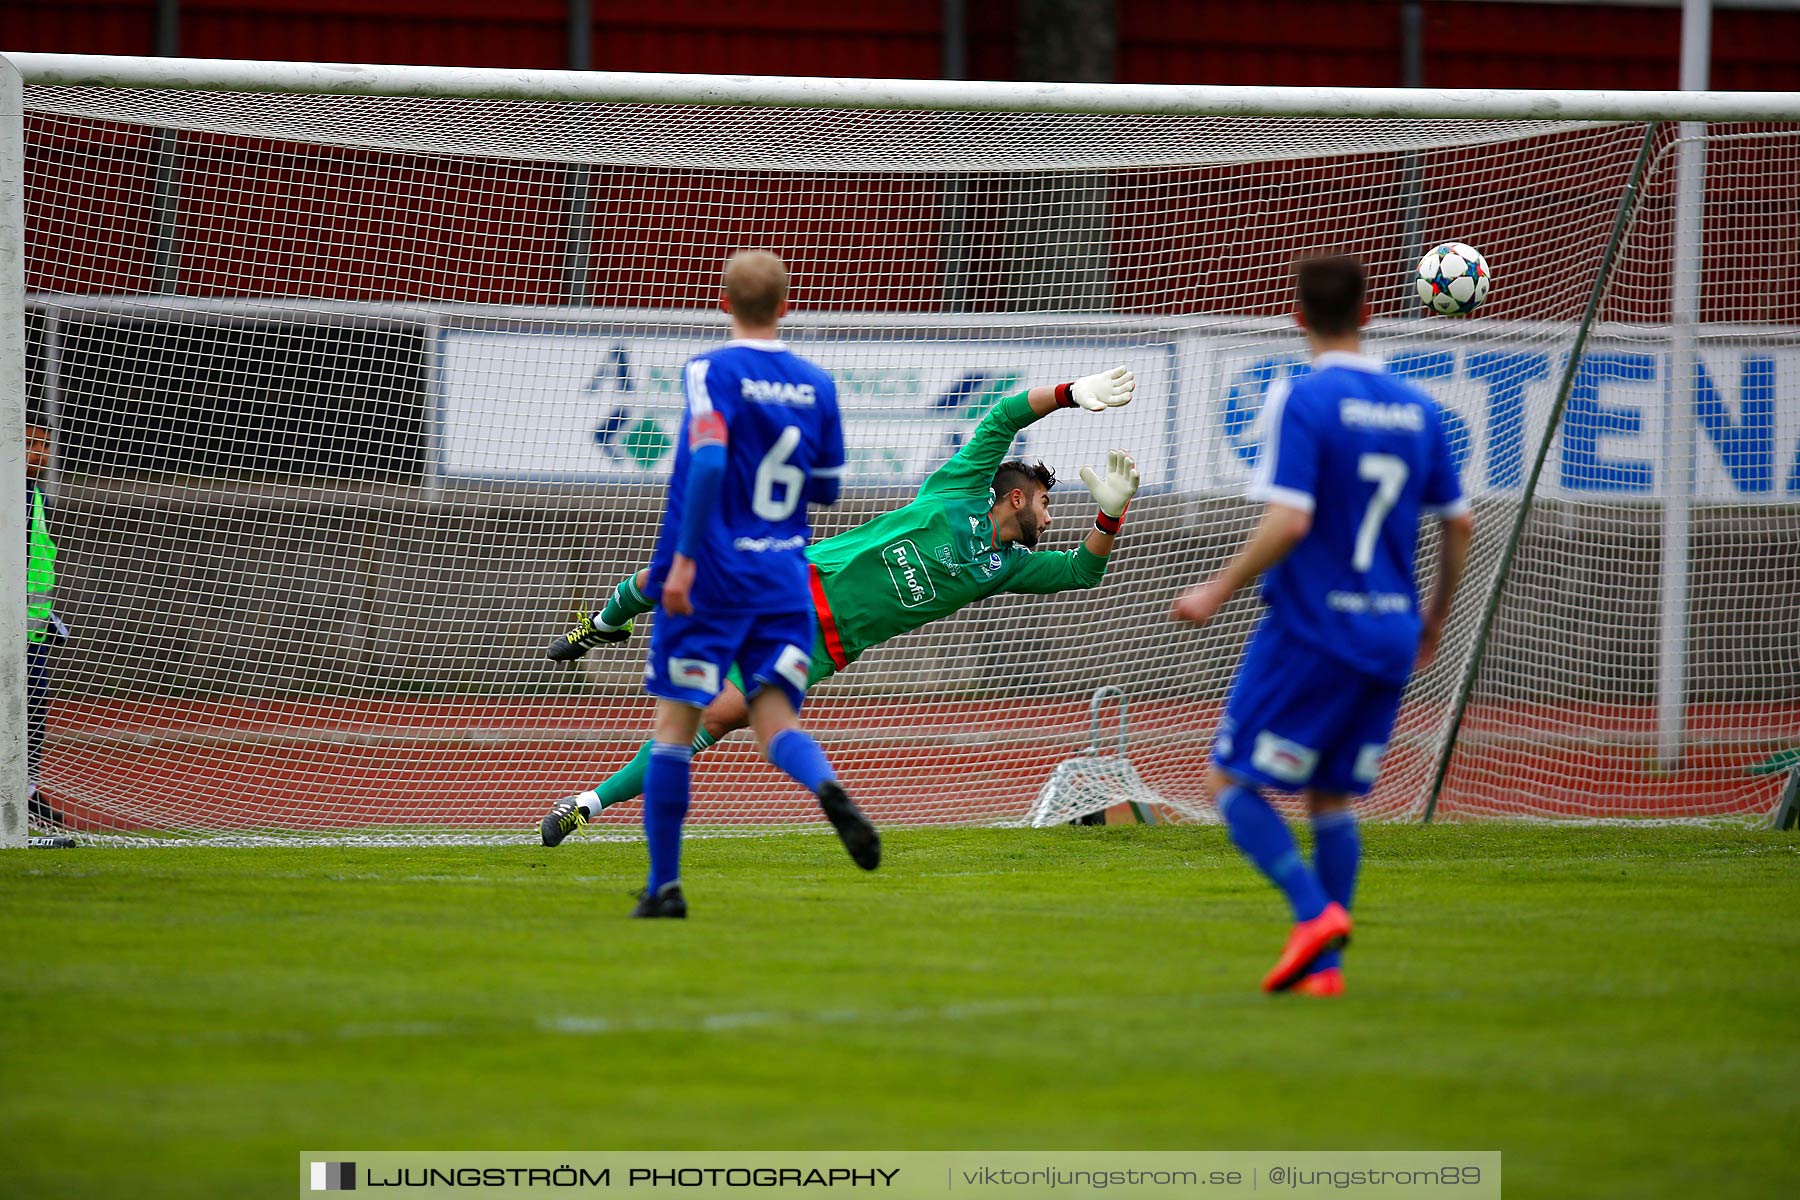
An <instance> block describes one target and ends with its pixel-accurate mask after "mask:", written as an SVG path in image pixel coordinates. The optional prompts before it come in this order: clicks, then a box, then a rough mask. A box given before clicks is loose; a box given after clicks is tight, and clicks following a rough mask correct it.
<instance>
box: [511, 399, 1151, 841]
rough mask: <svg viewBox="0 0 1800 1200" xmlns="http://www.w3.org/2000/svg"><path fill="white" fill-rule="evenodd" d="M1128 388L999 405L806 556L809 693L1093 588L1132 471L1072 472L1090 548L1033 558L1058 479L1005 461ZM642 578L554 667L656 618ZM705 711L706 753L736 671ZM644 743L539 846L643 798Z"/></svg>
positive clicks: (582, 625) (728, 726) (586, 623)
mask: <svg viewBox="0 0 1800 1200" xmlns="http://www.w3.org/2000/svg"><path fill="white" fill-rule="evenodd" d="M1135 387H1136V379H1135V378H1134V377H1133V376H1132V373H1131V372H1130V371H1129V370H1127V369H1126V368H1124V367H1115V368H1114V369H1113V370H1111V371H1105V372H1102V373H1100V374H1098V375H1089V376H1087V377H1086V378H1083V379H1078V380H1076V381H1075V382H1074V383H1063V384H1058V385H1056V386H1055V387H1037V388H1032V389H1031V390H1030V391H1029V392H1023V393H1020V394H1018V395H1014V396H1009V397H1007V398H1006V399H1005V400H1002V401H1001V402H1000V403H999V404H997V405H995V406H994V408H993V409H992V410H991V411H990V412H989V413H988V414H987V415H986V416H985V417H983V418H982V419H981V422H980V424H978V425H977V426H976V427H975V431H974V433H973V434H971V435H970V437H969V440H968V441H967V442H966V443H965V444H964V445H963V447H962V448H961V449H960V450H958V451H957V452H956V454H955V455H954V456H952V457H951V459H950V461H949V462H947V463H945V464H944V465H943V466H941V467H939V468H938V469H937V470H936V471H935V472H933V473H932V475H931V477H930V478H929V479H927V480H926V481H925V486H924V487H922V488H921V489H919V497H918V499H916V500H914V501H913V502H912V503H911V504H908V505H907V506H906V507H905V508H901V509H897V510H895V511H894V512H890V513H885V514H883V515H882V516H879V517H876V518H874V519H873V520H870V521H867V522H865V523H863V524H862V525H859V526H857V527H856V528H855V529H851V530H847V531H846V532H844V533H840V534H838V535H837V536H835V537H829V538H826V539H824V540H823V541H820V542H817V543H815V544H813V545H812V546H809V547H808V548H807V551H806V557H807V560H808V561H809V563H810V564H811V566H810V571H809V575H810V577H811V580H812V601H813V607H814V608H815V609H816V610H817V613H818V629H817V633H816V635H815V638H814V642H813V652H812V662H811V664H810V669H809V672H808V676H807V687H808V688H811V687H812V686H813V685H814V684H817V683H819V682H821V681H822V680H825V679H829V678H830V677H831V676H832V675H834V674H836V673H837V672H838V671H841V670H842V669H843V668H845V667H847V666H849V665H850V664H851V663H853V662H855V661H856V660H857V658H858V657H859V656H860V655H861V654H862V653H863V652H864V651H865V650H867V649H869V647H871V646H878V645H880V644H881V643H882V642H885V641H887V640H888V639H889V638H892V637H895V636H898V635H899V634H902V633H906V632H908V631H909V630H913V629H917V628H919V627H920V626H921V625H925V624H928V623H929V622H931V621H935V620H937V619H938V618H939V617H947V616H949V615H950V614H951V613H953V612H956V611H957V610H958V609H961V608H963V607H964V606H966V605H969V604H973V603H974V602H975V601H977V600H981V599H983V598H985V597H988V596H992V595H995V594H997V593H1000V592H1021V593H1026V594H1030V595H1050V594H1052V593H1055V592H1062V591H1067V590H1069V589H1071V588H1091V587H1093V586H1095V585H1096V584H1098V583H1099V582H1100V579H1101V576H1103V575H1104V574H1105V573H1106V560H1107V556H1108V555H1110V554H1111V553H1112V549H1113V540H1114V539H1115V538H1116V537H1117V536H1118V533H1119V526H1120V523H1121V522H1122V520H1123V519H1124V516H1125V507H1126V505H1128V504H1129V503H1130V502H1131V498H1132V497H1133V496H1134V495H1136V494H1137V490H1138V471H1137V466H1136V464H1134V463H1133V462H1132V461H1131V458H1130V457H1129V456H1128V455H1127V454H1126V453H1125V452H1124V451H1123V450H1112V451H1108V453H1107V456H1106V466H1105V469H1104V472H1101V471H1096V470H1095V469H1094V468H1092V467H1083V468H1081V481H1082V483H1084V484H1086V485H1087V489H1088V491H1089V492H1091V493H1092V494H1093V496H1094V499H1095V501H1096V502H1097V503H1098V504H1099V506H1100V511H1099V514H1098V515H1097V516H1096V517H1095V518H1094V528H1093V529H1091V530H1089V531H1088V535H1087V539H1086V540H1085V541H1084V542H1083V543H1082V544H1081V545H1080V546H1078V547H1076V548H1075V549H1074V550H1072V551H1068V552H1057V553H1052V552H1044V553H1040V554H1034V553H1032V550H1033V549H1034V548H1035V547H1036V546H1037V544H1038V539H1039V538H1040V537H1042V536H1043V533H1044V531H1045V530H1047V529H1049V528H1050V489H1051V487H1053V486H1054V485H1055V483H1056V475H1055V474H1054V473H1053V472H1052V471H1051V470H1050V468H1049V467H1047V466H1045V465H1044V464H1042V463H1025V462H1022V461H1020V460H1017V459H1014V460H1011V461H1006V462H1002V461H1001V459H1002V456H1003V455H1005V453H1006V451H1007V448H1008V447H1009V446H1011V445H1012V442H1013V438H1014V436H1015V435H1017V434H1018V432H1019V431H1020V430H1021V429H1023V428H1025V427H1026V426H1027V425H1030V424H1031V423H1032V422H1033V421H1036V420H1038V419H1040V418H1042V417H1046V416H1049V415H1050V414H1051V413H1052V412H1055V411H1056V410H1057V409H1059V408H1076V407H1079V408H1082V409H1085V410H1086V411H1088V412H1096V413H1103V412H1105V411H1107V410H1108V409H1111V408H1118V407H1119V406H1121V405H1124V404H1128V403H1130V401H1131V396H1132V392H1133V390H1134V389H1135ZM660 583H661V581H660V580H658V581H655V582H652V581H651V579H650V573H649V571H648V569H645V570H641V571H639V572H637V573H636V574H635V575H631V576H628V577H627V578H626V579H624V580H622V581H621V582H620V583H619V585H618V587H617V588H616V589H615V590H614V592H613V596H612V599H610V600H608V601H607V603H606V606H605V607H604V608H602V609H601V610H600V612H599V613H598V614H596V615H590V614H588V613H585V612H583V613H578V614H577V618H576V624H575V627H574V628H573V629H570V630H569V631H568V632H567V633H565V634H563V635H562V636H560V637H558V638H557V639H556V640H555V641H553V642H551V643H550V648H549V650H548V651H547V652H546V653H548V655H549V656H550V657H551V658H553V659H556V660H558V661H567V660H570V659H575V658H580V657H581V656H582V655H584V654H586V653H587V652H588V651H589V650H592V649H593V648H594V647H596V646H598V645H601V644H603V643H616V642H622V641H624V640H625V639H626V638H628V637H630V636H631V630H632V620H633V619H634V618H635V617H638V616H640V615H642V614H644V613H647V612H650V611H651V610H652V609H654V608H655V607H656V596H655V594H654V593H655V592H657V591H658V590H659V589H660ZM728 679H729V682H728V683H727V684H726V686H725V688H724V689H723V690H722V691H721V692H720V694H719V696H718V698H717V699H716V700H714V701H713V702H712V703H711V704H710V705H709V706H708V707H707V709H706V711H705V714H704V715H703V717H702V719H701V728H700V733H699V735H698V736H697V737H696V738H695V739H694V749H695V750H704V749H706V748H707V747H708V746H711V745H713V744H714V743H715V742H717V741H718V740H719V739H721V738H723V737H725V736H726V735H727V734H729V733H731V731H733V730H735V729H742V728H743V727H744V726H745V724H746V723H747V722H748V720H749V715H748V714H749V709H748V702H747V701H746V699H745V694H744V686H743V681H742V680H741V679H740V678H738V675H737V673H736V671H735V669H734V670H733V672H732V673H731V674H730V676H729V677H728ZM649 763H650V743H649V742H645V743H644V744H643V745H642V746H640V747H639V748H638V752H637V754H636V756H635V757H633V758H632V760H631V761H630V762H628V763H626V764H625V765H624V766H623V767H621V768H620V769H619V770H617V771H616V772H614V773H613V775H612V776H611V777H610V778H609V779H607V780H606V781H605V782H604V783H600V784H597V785H595V787H594V788H593V789H592V790H590V791H586V792H581V793H579V794H577V795H575V796H571V797H569V798H568V799H566V800H564V801H562V802H561V803H559V804H557V805H556V806H555V807H554V808H552V809H551V810H550V812H549V813H548V814H547V815H546V816H545V817H544V820H543V825H542V832H543V837H544V845H546V846H555V845H557V844H559V843H560V842H561V841H562V840H563V839H564V838H566V837H568V836H569V834H571V833H573V832H574V831H575V830H577V829H579V828H581V827H582V826H583V825H585V824H587V822H588V819H589V818H590V817H592V816H593V815H594V813H596V812H598V811H599V810H601V809H604V808H609V807H611V806H612V805H614V804H619V803H622V802H624V801H626V800H631V799H634V798H635V797H637V796H638V795H639V794H641V793H642V792H643V790H644V773H645V771H646V770H647V769H648V767H649Z"/></svg>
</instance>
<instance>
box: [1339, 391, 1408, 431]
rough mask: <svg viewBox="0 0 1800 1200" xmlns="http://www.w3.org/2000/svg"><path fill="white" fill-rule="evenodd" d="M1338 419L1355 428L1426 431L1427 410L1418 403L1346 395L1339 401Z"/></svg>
mask: <svg viewBox="0 0 1800 1200" xmlns="http://www.w3.org/2000/svg"><path fill="white" fill-rule="evenodd" d="M1338 420H1340V421H1342V422H1343V423H1344V424H1346V425H1348V426H1350V427H1351V428H1353V429H1400V430H1405V431H1406V432H1408V433H1424V432H1425V410H1424V409H1422V408H1420V407H1419V406H1418V405H1416V404H1383V403H1380V402H1379V401H1375V400H1355V399H1351V398H1349V397H1346V398H1344V399H1342V400H1339V401H1338Z"/></svg>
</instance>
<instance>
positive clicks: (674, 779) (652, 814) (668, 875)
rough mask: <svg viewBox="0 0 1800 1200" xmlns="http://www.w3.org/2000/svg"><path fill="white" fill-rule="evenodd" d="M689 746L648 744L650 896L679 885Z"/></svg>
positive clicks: (690, 755) (646, 820)
mask: <svg viewBox="0 0 1800 1200" xmlns="http://www.w3.org/2000/svg"><path fill="white" fill-rule="evenodd" d="M693 761H694V751H693V747H691V746H671V745H669V744H667V743H665V742H652V743H651V744H650V765H649V767H648V768H646V769H645V771H644V840H645V841H646V842H648V843H649V846H650V880H649V884H648V886H649V888H650V894H651V895H653V896H654V895H656V894H657V893H658V892H660V891H662V889H663V888H664V887H666V886H668V885H669V884H671V883H679V882H680V881H681V823H682V822H683V821H684V820H686V819H687V810H688V773H689V768H690V767H691V766H692V765H693Z"/></svg>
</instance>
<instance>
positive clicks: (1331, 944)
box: [1262, 900, 1350, 992]
mask: <svg viewBox="0 0 1800 1200" xmlns="http://www.w3.org/2000/svg"><path fill="white" fill-rule="evenodd" d="M1349 942H1350V914H1349V913H1347V912H1345V911H1344V906H1343V905H1341V904H1339V903H1338V902H1337V901H1335V900H1334V901H1332V902H1331V903H1330V904H1327V905H1326V906H1325V911H1324V912H1322V913H1320V914H1319V915H1318V916H1316V917H1314V918H1313V919H1312V920H1310V921H1301V922H1300V923H1299V924H1298V925H1295V926H1294V932H1292V933H1290V934H1289V935H1288V940H1287V947H1286V948H1285V949H1283V950H1282V952H1281V957H1280V958H1279V959H1278V960H1276V963H1275V969H1274V970H1272V971H1270V972H1269V973H1268V974H1267V975H1265V976H1264V977H1263V983H1262V986H1263V991H1265V992H1285V991H1287V990H1288V989H1289V988H1291V987H1293V986H1294V985H1295V984H1296V983H1299V982H1300V980H1301V979H1303V978H1304V977H1305V976H1306V969H1307V968H1308V967H1310V966H1312V965H1313V960H1314V959H1316V958H1318V957H1319V955H1321V954H1323V953H1325V952H1326V951H1327V950H1337V949H1340V948H1341V947H1343V946H1346V945H1348V944H1349Z"/></svg>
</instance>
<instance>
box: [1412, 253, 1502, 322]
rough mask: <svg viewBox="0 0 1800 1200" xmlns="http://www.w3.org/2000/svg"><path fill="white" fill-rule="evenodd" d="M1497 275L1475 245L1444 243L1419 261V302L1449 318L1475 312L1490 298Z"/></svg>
mask: <svg viewBox="0 0 1800 1200" xmlns="http://www.w3.org/2000/svg"><path fill="white" fill-rule="evenodd" d="M1493 281H1494V273H1493V272H1492V271H1490V270H1489V269H1488V265H1487V259H1485V258H1483V257H1481V252H1480V251H1479V250H1477V249H1475V247H1473V246H1468V245H1464V244H1463V243H1462V242H1444V243H1442V244H1441V245H1438V246H1434V247H1433V248H1432V249H1430V250H1427V251H1426V252H1425V257H1424V258H1421V259H1420V260H1419V277H1418V280H1417V283H1418V288H1419V303H1421V304H1423V305H1424V306H1425V307H1426V308H1429V309H1430V310H1431V311H1432V312H1434V313H1439V314H1441V315H1443V316H1446V317H1462V316H1467V315H1468V314H1469V313H1472V312H1474V311H1475V310H1476V309H1477V308H1479V307H1480V306H1481V302H1482V301H1483V300H1486V299H1487V294H1488V288H1489V286H1490V285H1492V283H1493Z"/></svg>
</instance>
